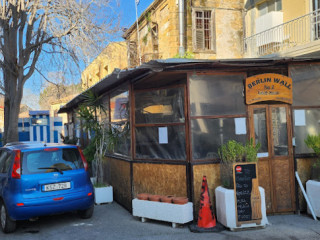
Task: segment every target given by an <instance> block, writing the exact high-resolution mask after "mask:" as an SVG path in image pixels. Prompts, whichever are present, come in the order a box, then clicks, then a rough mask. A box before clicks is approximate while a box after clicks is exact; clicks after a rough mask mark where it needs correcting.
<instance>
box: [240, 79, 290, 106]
mask: <svg viewBox="0 0 320 240" xmlns="http://www.w3.org/2000/svg"><path fill="white" fill-rule="evenodd" d="M263 101H279V102H285V103H289V104H292V79H291V78H289V77H287V76H284V75H280V74H274V73H266V74H259V75H255V76H252V77H249V78H247V79H246V103H247V104H252V103H256V102H263Z"/></svg>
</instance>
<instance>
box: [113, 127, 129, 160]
mask: <svg viewBox="0 0 320 240" xmlns="http://www.w3.org/2000/svg"><path fill="white" fill-rule="evenodd" d="M111 127H112V133H113V135H112V136H113V137H114V138H116V139H115V141H114V149H113V153H114V154H120V155H124V156H130V155H131V151H130V149H131V132H130V123H129V121H127V122H125V123H113V124H111Z"/></svg>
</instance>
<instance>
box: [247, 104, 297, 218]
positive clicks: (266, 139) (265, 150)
mask: <svg viewBox="0 0 320 240" xmlns="http://www.w3.org/2000/svg"><path fill="white" fill-rule="evenodd" d="M249 124H250V137H251V138H253V139H254V140H255V142H256V143H257V142H259V143H260V144H261V148H260V151H259V154H258V157H259V163H258V171H259V184H260V186H262V187H263V188H264V189H265V194H266V207H267V212H268V213H269V214H272V213H280V212H292V211H294V210H295V193H294V164H293V149H292V131H291V129H292V125H291V108H290V105H288V104H268V105H267V104H264V105H251V106H249Z"/></svg>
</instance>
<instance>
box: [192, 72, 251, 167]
mask: <svg viewBox="0 0 320 240" xmlns="http://www.w3.org/2000/svg"><path fill="white" fill-rule="evenodd" d="M193 74H194V72H189V73H188V76H187V94H188V95H187V96H188V106H187V107H188V113H189V115H188V119H187V120H188V127H189V129H188V133H189V135H188V138H189V140H188V141H189V145H190V146H189V159H190V162H191V164H192V165H198V164H199V165H200V164H207V163H220V162H221V160H220V158H208V159H194V158H193V155H192V154H193V149H192V146H191V141H192V128H191V121H192V120H196V119H219V118H246V127H247V134H246V135H247V138H248V140H249V131H250V129H249V122H248V121H249V112H248V105H246V110H245V113H243V114H224V115H223V114H222V115H205V116H191V106H190V105H191V102H190V78H191V76H192V75H193ZM236 74H238V75H243V77H244V79H246V78H247V72H210V71H207V72H202V73H200V72H199V73H197V75H215V76H217V75H221V76H228V75H236ZM243 86H244V87H245V85H244V83H243Z"/></svg>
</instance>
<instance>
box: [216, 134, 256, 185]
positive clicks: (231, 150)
mask: <svg viewBox="0 0 320 240" xmlns="http://www.w3.org/2000/svg"><path fill="white" fill-rule="evenodd" d="M259 148H260V143H257V144H256V145H255V144H254V142H253V139H250V141H247V143H246V144H245V145H243V144H242V143H240V142H237V141H235V140H230V141H228V142H227V143H226V144H223V145H222V146H221V147H220V148H219V150H218V153H219V156H220V159H221V162H220V180H221V184H222V186H223V187H225V188H229V189H233V188H234V186H233V164H234V163H237V162H257V161H258V157H257V153H258V150H259Z"/></svg>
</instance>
